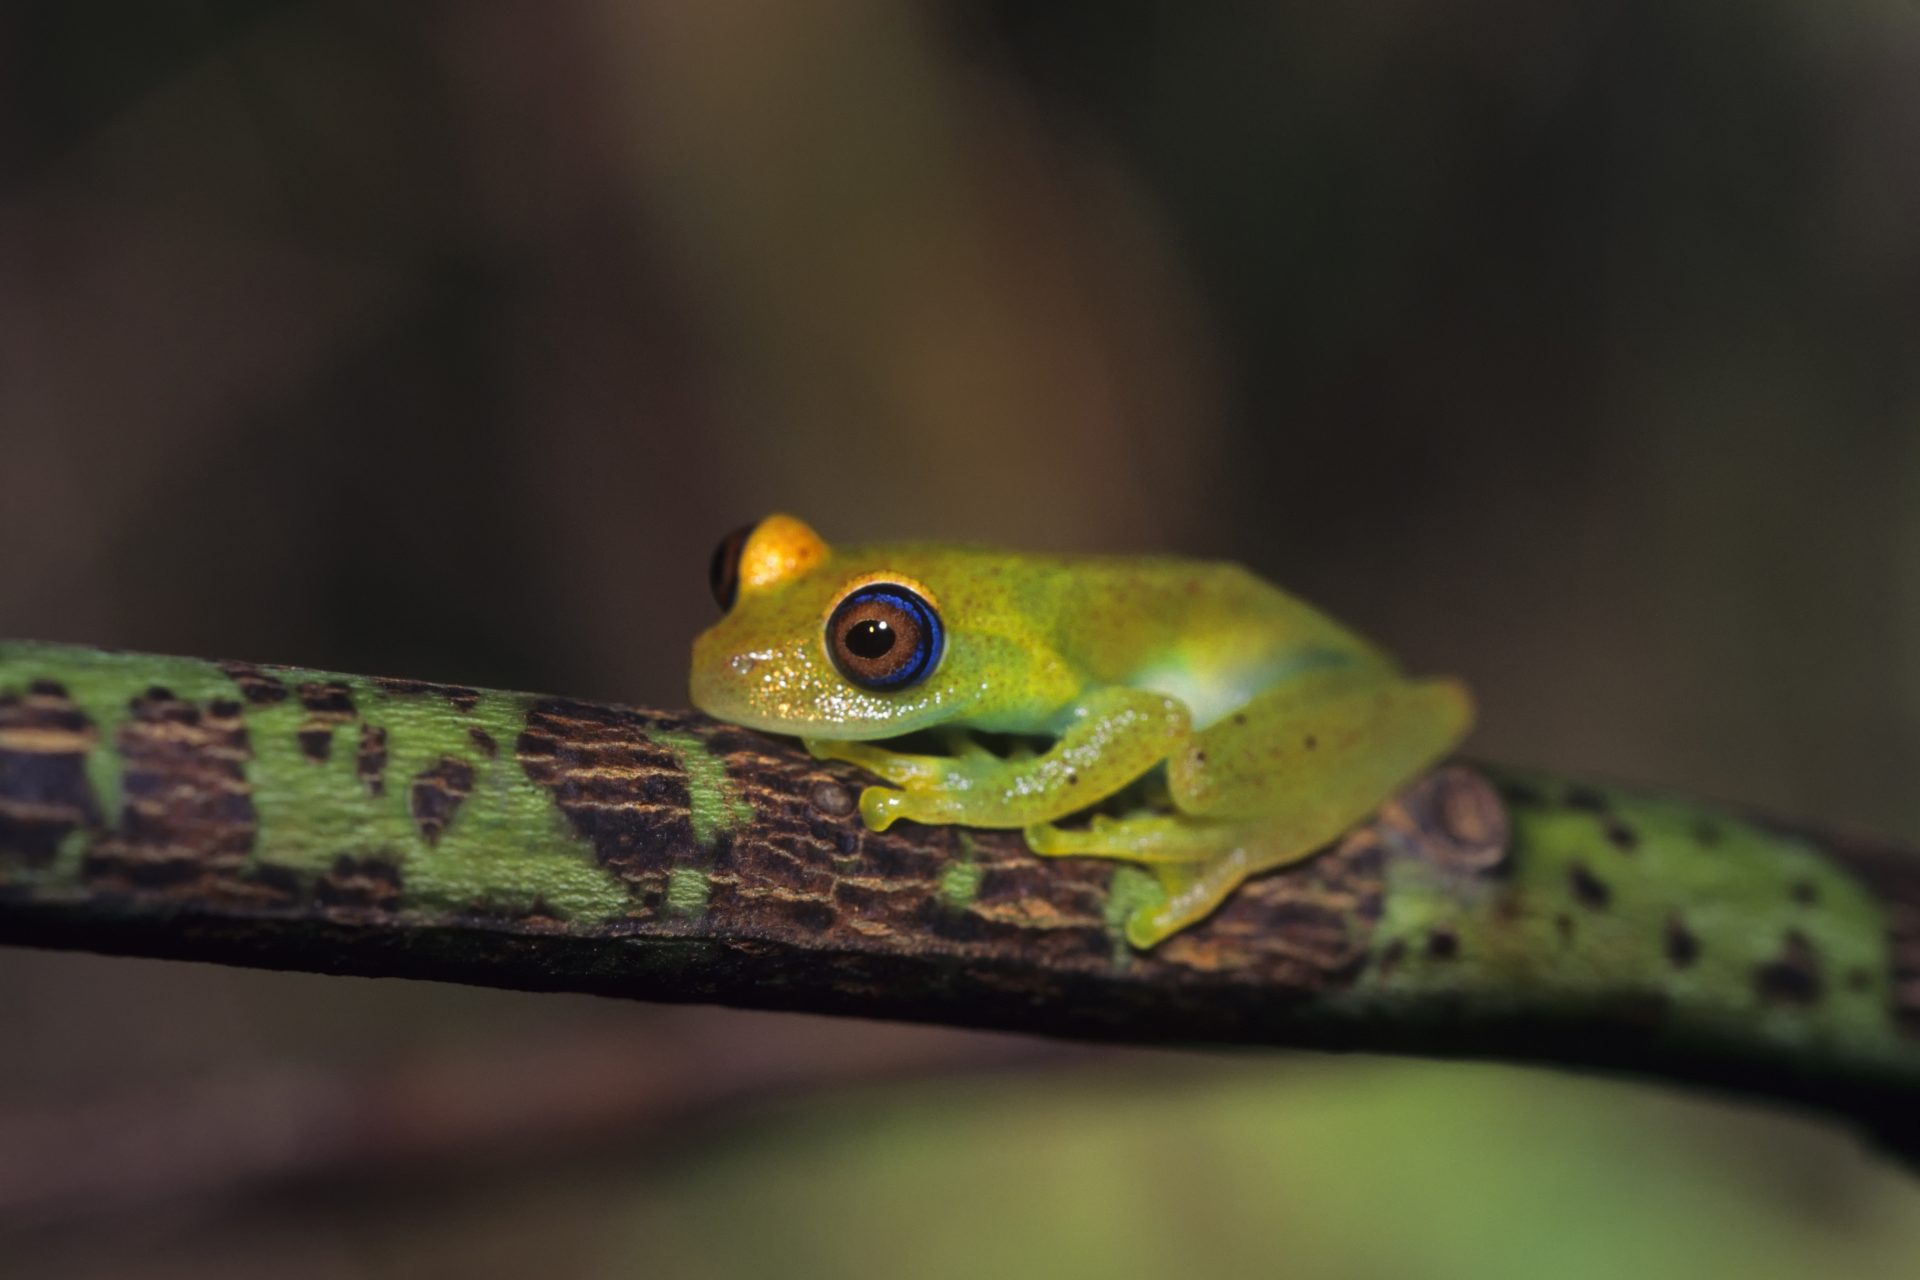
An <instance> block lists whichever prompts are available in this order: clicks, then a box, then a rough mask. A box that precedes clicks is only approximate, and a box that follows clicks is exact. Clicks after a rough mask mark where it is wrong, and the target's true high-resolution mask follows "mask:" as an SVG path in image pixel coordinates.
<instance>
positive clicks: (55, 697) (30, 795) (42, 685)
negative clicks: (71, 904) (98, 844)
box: [0, 680, 102, 867]
mask: <svg viewBox="0 0 1920 1280" xmlns="http://www.w3.org/2000/svg"><path fill="white" fill-rule="evenodd" d="M28 688H29V689H31V690H32V693H33V696H32V697H31V698H30V699H26V700H23V699H20V698H17V697H16V698H14V699H13V700H12V701H10V702H7V703H4V704H0V863H4V862H6V861H10V860H17V861H19V862H22V863H24V864H25V865H27V866H29V867H44V866H46V865H48V864H49V863H51V862H52V861H53V860H54V856H55V855H56V854H57V853H58V852H59V849H60V844H61V842H62V841H64V840H65V839H66V838H67V837H68V836H69V835H70V834H72V833H73V832H74V831H76V830H88V831H98V830H99V829H100V827H101V825H102V822H101V814H100V809H99V806H98V804H97V803H96V802H95V800H94V796H93V787H92V785H91V784H90V783H89V782H88V781H87V753H88V752H89V751H91V750H92V749H93V747H94V745H95V744H96V743H97V742H98V741H99V738H100V735H99V733H98V732H97V731H96V730H95V729H94V727H93V722H92V721H91V720H89V719H87V716H86V713H85V712H83V711H81V710H80V708H78V707H77V706H75V705H73V703H72V702H70V701H69V700H68V699H67V695H66V693H65V692H64V691H61V692H55V691H56V690H59V689H60V685H59V684H58V683H57V682H55V681H52V680H35V681H34V682H33V683H32V684H31V685H29V686H28Z"/></svg>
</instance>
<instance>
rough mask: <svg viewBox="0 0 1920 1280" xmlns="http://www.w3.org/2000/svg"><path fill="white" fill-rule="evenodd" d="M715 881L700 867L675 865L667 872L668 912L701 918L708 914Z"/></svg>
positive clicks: (683, 917)
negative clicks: (708, 901) (708, 900)
mask: <svg viewBox="0 0 1920 1280" xmlns="http://www.w3.org/2000/svg"><path fill="white" fill-rule="evenodd" d="M712 892H713V883H712V881H711V880H709V879H708V877H707V873H706V872H704V871H702V870H701V869H700V868H698V867H675V868H674V869H673V870H672V871H670V872H668V873H667V914H668V915H670V916H678V917H680V918H682V919H695V920H697V919H699V918H700V917H701V916H703V915H705V914H706V911H707V899H708V897H709V896H711V894H712Z"/></svg>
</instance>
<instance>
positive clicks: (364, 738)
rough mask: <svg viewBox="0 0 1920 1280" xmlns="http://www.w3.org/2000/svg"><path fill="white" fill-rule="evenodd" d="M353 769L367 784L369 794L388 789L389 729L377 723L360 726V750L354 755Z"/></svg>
mask: <svg viewBox="0 0 1920 1280" xmlns="http://www.w3.org/2000/svg"><path fill="white" fill-rule="evenodd" d="M353 771H354V773H355V774H356V775H357V776H358V777H359V779H360V781H362V782H364V783H366V784H367V794H369V795H376V796H377V795H381V794H383V793H384V792H385V791H386V789H387V778H386V773H387V731H386V729H385V727H383V726H381V725H377V724H363V725H361V726H360V751H359V754H358V755H356V756H355V757H354V761H353Z"/></svg>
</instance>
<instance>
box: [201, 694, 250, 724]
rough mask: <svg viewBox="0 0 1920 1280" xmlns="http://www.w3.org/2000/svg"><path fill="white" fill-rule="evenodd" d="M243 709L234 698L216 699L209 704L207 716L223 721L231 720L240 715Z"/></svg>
mask: <svg viewBox="0 0 1920 1280" xmlns="http://www.w3.org/2000/svg"><path fill="white" fill-rule="evenodd" d="M241 710H242V708H241V706H240V704H239V703H238V702H235V701H234V700H233V699H232V698H215V699H214V700H213V701H212V702H209V703H208V704H207V714H208V715H211V716H218V717H220V718H221V719H222V720H231V719H233V718H234V717H235V716H237V715H239V714H240V712H241Z"/></svg>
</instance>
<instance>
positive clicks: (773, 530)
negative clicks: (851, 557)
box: [739, 515, 831, 591]
mask: <svg viewBox="0 0 1920 1280" xmlns="http://www.w3.org/2000/svg"><path fill="white" fill-rule="evenodd" d="M830 554H831V551H830V549H829V548H828V546H827V544H826V542H825V540H823V539H822V538H821V537H820V535H819V534H817V533H815V532H814V531H813V529H812V528H811V527H809V526H808V525H807V523H806V522H805V521H802V520H796V519H794V518H793V517H792V516H788V515H771V516H768V517H767V518H766V519H765V520H762V521H761V522H760V523H759V524H757V525H755V526H754V530H753V532H752V533H751V534H750V535H748V537H747V541H746V545H745V546H743V547H741V548H740V571H739V572H740V589H741V590H742V591H759V590H763V589H765V588H767V587H771V586H774V585H776V584H778V583H780V582H784V581H786V580H787V579H788V578H792V577H796V576H798V575H800V574H803V573H805V572H806V571H807V570H809V569H811V568H813V567H814V566H815V565H818V564H822V563H824V562H825V561H826V559H827V557H828V555H830Z"/></svg>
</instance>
